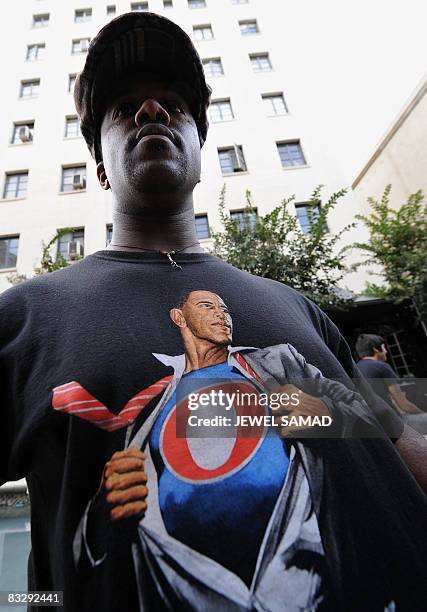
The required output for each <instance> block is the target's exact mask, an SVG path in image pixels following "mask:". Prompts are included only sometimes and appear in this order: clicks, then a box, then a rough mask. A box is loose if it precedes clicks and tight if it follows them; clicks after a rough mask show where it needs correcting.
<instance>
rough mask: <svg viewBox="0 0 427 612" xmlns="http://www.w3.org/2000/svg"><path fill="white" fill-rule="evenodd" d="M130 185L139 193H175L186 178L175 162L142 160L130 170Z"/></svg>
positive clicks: (163, 159) (160, 159)
mask: <svg viewBox="0 0 427 612" xmlns="http://www.w3.org/2000/svg"><path fill="white" fill-rule="evenodd" d="M129 180H130V181H131V184H133V185H135V187H136V190H137V191H138V192H140V193H162V192H165V191H166V192H167V191H176V190H179V189H180V188H182V187H183V186H184V184H185V182H186V176H185V173H184V172H183V170H182V168H179V167H178V165H177V163H176V161H174V160H171V159H165V158H157V159H144V160H141V162H140V164H138V165H137V166H136V167H134V168H133V169H132V170H131V178H130V179H129Z"/></svg>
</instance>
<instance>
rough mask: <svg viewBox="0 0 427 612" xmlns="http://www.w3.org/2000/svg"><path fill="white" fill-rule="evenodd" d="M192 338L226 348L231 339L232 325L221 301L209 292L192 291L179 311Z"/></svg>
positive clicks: (226, 309) (225, 307)
mask: <svg viewBox="0 0 427 612" xmlns="http://www.w3.org/2000/svg"><path fill="white" fill-rule="evenodd" d="M181 311H182V314H183V316H184V318H185V322H186V324H187V327H188V328H189V330H190V331H191V332H192V334H193V336H195V337H196V338H199V339H201V340H208V341H210V342H212V343H213V344H216V345H220V346H227V345H228V344H229V343H230V342H231V339H232V335H233V323H232V320H231V316H230V313H229V312H228V308H227V306H226V305H225V304H224V302H223V301H222V299H221V298H220V297H219V296H218V295H216V294H215V293H211V292H210V291H192V292H191V293H190V295H189V296H188V299H187V301H186V302H185V304H184V306H183V307H182V309H181Z"/></svg>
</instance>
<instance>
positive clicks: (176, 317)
mask: <svg viewBox="0 0 427 612" xmlns="http://www.w3.org/2000/svg"><path fill="white" fill-rule="evenodd" d="M169 316H170V318H171V319H172V321H173V322H174V323H175V325H177V326H178V327H187V323H186V320H185V318H184V315H183V314H182V310H180V309H179V308H172V309H171V310H170V311H169Z"/></svg>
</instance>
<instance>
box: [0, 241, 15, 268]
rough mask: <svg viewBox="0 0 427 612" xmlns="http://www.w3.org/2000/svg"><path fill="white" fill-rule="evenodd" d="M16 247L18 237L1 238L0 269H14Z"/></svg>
mask: <svg viewBox="0 0 427 612" xmlns="http://www.w3.org/2000/svg"><path fill="white" fill-rule="evenodd" d="M18 246H19V236H4V237H3V236H2V237H1V238H0V268H16V260H17V258H18Z"/></svg>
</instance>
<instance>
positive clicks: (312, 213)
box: [295, 202, 320, 234]
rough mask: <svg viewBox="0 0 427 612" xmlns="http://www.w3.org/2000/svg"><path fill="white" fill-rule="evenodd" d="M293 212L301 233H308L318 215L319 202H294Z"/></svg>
mask: <svg viewBox="0 0 427 612" xmlns="http://www.w3.org/2000/svg"><path fill="white" fill-rule="evenodd" d="M295 212H296V214H297V217H298V221H299V224H300V226H301V229H302V231H303V233H304V234H308V233H309V231H310V229H311V227H312V225H313V223H314V222H315V221H316V219H317V218H318V217H319V212H320V204H315V203H313V202H303V203H302V204H295Z"/></svg>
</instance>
